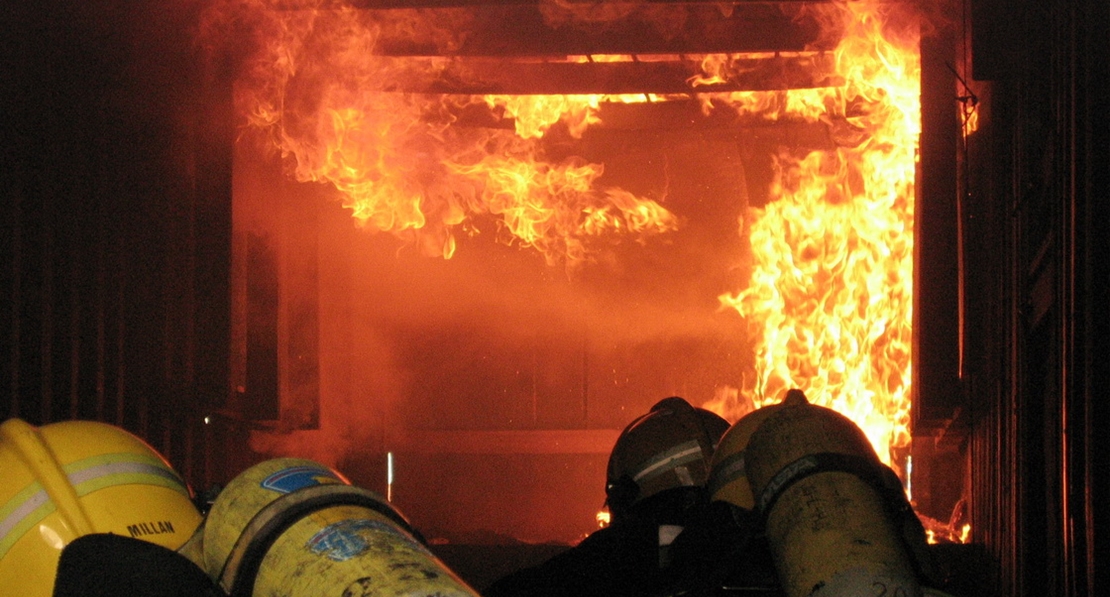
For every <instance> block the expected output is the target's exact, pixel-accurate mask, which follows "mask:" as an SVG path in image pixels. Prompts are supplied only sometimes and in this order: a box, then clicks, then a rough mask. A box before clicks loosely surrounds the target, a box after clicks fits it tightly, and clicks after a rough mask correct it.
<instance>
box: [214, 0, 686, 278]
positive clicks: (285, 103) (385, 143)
mask: <svg viewBox="0 0 1110 597" xmlns="http://www.w3.org/2000/svg"><path fill="white" fill-rule="evenodd" d="M230 4H231V5H232V6H234V9H235V11H237V12H236V15H237V16H236V19H238V20H239V21H242V22H246V23H247V24H248V26H249V27H250V28H251V30H252V31H253V32H254V33H255V34H256V36H255V37H256V38H257V39H256V40H254V43H255V44H256V45H255V46H254V47H253V48H251V49H250V50H249V51H248V52H247V54H248V56H247V58H246V60H245V63H246V68H245V74H244V75H242V76H240V77H239V79H238V81H237V88H236V104H237V109H238V111H239V113H240V114H243V115H244V116H245V120H246V123H247V125H248V128H249V129H250V130H253V131H256V132H258V133H261V134H262V135H263V136H264V137H265V139H266V140H267V142H268V143H269V144H270V146H271V147H272V148H273V149H275V150H277V151H278V152H279V153H280V154H281V156H282V158H283V162H284V164H285V165H286V168H287V169H288V171H289V174H290V176H291V177H292V178H293V179H295V180H297V181H299V182H318V183H324V184H328V185H331V186H333V187H334V188H335V189H336V190H337V191H338V195H339V197H340V198H341V201H342V205H343V206H344V207H345V208H347V209H349V210H350V212H351V215H352V216H353V218H354V219H355V220H356V221H357V222H358V224H359V225H360V226H363V227H365V228H366V229H368V230H371V231H381V232H388V233H391V234H395V235H397V236H398V237H401V238H404V239H406V240H409V241H411V242H413V243H414V244H416V245H418V246H420V247H421V248H422V249H423V250H424V252H426V253H428V254H431V255H441V256H443V257H444V258H449V257H451V256H452V255H453V254H454V252H455V250H456V248H457V246H458V243H457V236H458V235H459V234H460V233H462V234H464V235H473V234H478V233H480V232H481V231H482V229H483V228H484V229H485V230H491V228H492V233H493V234H495V235H496V238H497V239H498V240H499V241H502V242H505V243H508V244H513V243H516V244H519V245H520V246H524V247H531V248H534V249H537V250H539V251H540V252H541V253H542V254H543V255H544V257H545V258H546V260H547V262H548V263H549V264H555V263H559V262H563V263H566V264H567V266H568V268H569V267H575V266H576V265H577V264H579V263H581V262H582V261H584V260H586V259H588V256H589V245H590V242H591V239H593V238H596V237H599V236H606V235H611V234H620V235H627V236H631V237H633V238H636V239H637V240H643V239H644V238H645V237H647V236H651V235H654V234H661V233H665V232H668V231H671V230H674V229H675V228H676V226H677V222H676V218H675V217H674V215H673V214H671V213H670V212H669V211H668V210H667V209H666V208H664V207H663V206H662V205H661V204H660V203H659V201H656V200H654V199H651V198H647V197H639V196H636V195H633V194H631V193H628V192H625V191H623V190H621V189H616V188H609V187H606V186H604V185H602V184H601V183H600V182H599V181H598V178H599V177H600V176H601V175H602V174H603V172H604V167H603V165H602V164H592V163H586V162H585V161H584V160H581V159H576V158H567V159H562V158H560V159H552V158H550V157H548V156H546V155H545V152H544V148H543V146H542V145H541V144H540V143H539V141H540V140H541V139H542V138H543V137H544V136H545V135H548V134H550V132H551V130H552V129H553V127H556V125H559V124H562V125H563V128H562V129H560V130H565V131H566V134H568V135H570V136H571V137H579V136H581V134H582V132H583V131H584V130H585V128H586V127H588V126H590V125H592V124H595V123H597V122H598V121H599V120H598V117H597V110H598V105H599V102H600V101H601V100H602V97H603V96H600V95H596V96H588V95H581V96H542V95H537V96H506V95H489V96H472V95H442V94H432V93H426V94H425V93H413V92H402V91H397V89H399V88H400V89H405V88H410V87H419V86H420V85H427V84H429V82H431V81H434V80H435V79H436V78H437V77H438V76H439V75H440V73H442V72H443V70H444V69H445V68H447V65H448V61H447V60H446V59H442V58H420V57H405V58H397V57H391V56H385V55H382V53H380V52H378V51H377V49H378V45H377V43H378V40H379V38H380V36H381V35H382V32H383V31H384V29H385V28H387V27H393V28H398V29H401V30H404V31H405V32H406V33H411V34H412V35H413V36H420V37H421V38H428V39H435V40H436V41H437V43H442V44H446V45H450V44H451V43H452V42H451V39H452V37H453V36H455V35H457V34H458V33H457V31H455V30H454V29H455V25H457V23H455V22H454V21H451V22H447V23H438V22H436V21H435V20H434V19H428V20H426V21H425V20H422V19H423V17H425V16H426V15H425V14H424V13H421V12H420V11H406V10H396V11H384V12H383V11H372V10H357V9H354V8H351V7H349V6H346V5H344V4H341V3H339V4H332V3H329V4H327V6H326V7H324V8H320V9H319V10H316V9H312V8H311V4H312V2H308V1H306V2H303V3H302V4H301V6H302V8H300V9H291V8H290V7H288V6H284V5H283V4H282V3H281V2H280V0H247V1H245V2H241V3H234V2H231V3H230ZM447 12H449V13H450V12H451V11H447ZM387 13H388V15H390V16H389V17H388V18H386V17H383V15H386V14H387ZM452 14H455V13H452ZM457 16H458V15H457V14H456V17H457ZM456 20H457V18H456ZM210 21H212V22H214V23H217V24H219V23H220V19H217V18H210ZM209 25H210V26H215V25H212V24H211V23H210V24H209ZM225 26H226V25H225ZM437 26H438V27H439V28H438V29H437ZM213 36H216V35H215V34H213ZM479 105H484V106H485V107H486V108H487V109H488V110H489V113H490V115H491V116H492V117H493V118H496V119H501V120H505V121H507V122H511V123H512V125H513V127H512V130H509V129H506V128H504V127H499V126H469V127H467V126H460V125H459V119H460V118H461V117H460V114H461V113H462V112H464V111H465V110H466V109H467V108H471V107H473V106H479ZM659 199H660V200H662V199H664V198H659ZM490 219H492V220H493V224H492V225H491V224H490V222H489V220H490Z"/></svg>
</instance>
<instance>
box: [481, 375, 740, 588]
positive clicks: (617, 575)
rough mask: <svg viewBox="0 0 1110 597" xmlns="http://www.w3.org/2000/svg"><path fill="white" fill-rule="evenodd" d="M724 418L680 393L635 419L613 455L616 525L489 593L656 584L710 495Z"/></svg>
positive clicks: (609, 491)
mask: <svg viewBox="0 0 1110 597" xmlns="http://www.w3.org/2000/svg"><path fill="white" fill-rule="evenodd" d="M728 427H729V424H728V421H726V420H725V419H723V418H721V417H719V416H717V415H715V414H713V413H712V412H709V411H707V410H704V409H701V408H695V407H694V406H692V405H690V403H688V402H686V400H684V399H682V398H679V397H670V398H665V399H663V400H660V401H659V402H658V403H656V404H655V405H654V406H653V407H652V408H651V410H649V411H648V412H647V413H645V414H644V415H642V416H640V417H638V418H636V419H635V420H634V421H632V422H631V423H630V424H629V425H628V426H627V427H625V429H624V431H623V432H622V433H621V434H620V436H619V437H618V438H617V441H616V444H615V445H614V446H613V451H612V453H611V454H610V456H609V466H608V471H607V475H606V476H607V478H606V483H605V494H606V505H607V506H608V508H609V512H610V515H611V523H610V525H609V526H607V527H605V528H603V529H600V530H598V531H596V532H594V533H593V534H591V535H590V536H589V537H587V538H585V539H584V540H583V541H582V542H581V543H579V544H578V545H576V546H575V547H573V548H571V549H569V550H567V551H565V552H563V553H561V554H559V555H557V556H555V557H553V558H551V559H550V560H548V561H547V562H544V563H543V564H540V565H538V566H535V567H532V568H526V569H524V570H520V571H518V572H515V573H513V574H510V575H509V576H506V577H504V578H502V579H500V580H498V581H496V582H494V583H493V584H492V585H491V586H489V587H488V588H487V589H486V590H485V591H483V595H484V596H485V597H515V596H521V597H525V596H527V597H554V596H564V595H565V596H573V597H590V596H593V595H597V596H605V597H620V596H622V595H628V596H637V597H639V596H642V595H649V594H652V593H654V592H656V591H657V590H658V588H659V586H660V583H661V582H662V580H663V579H664V578H665V574H666V570H667V567H668V565H669V554H668V549H669V546H670V544H671V543H672V541H673V540H674V538H675V537H676V536H677V535H678V534H679V533H680V532H681V531H682V528H683V526H684V524H685V522H686V518H687V516H689V514H690V513H691V512H693V511H695V510H697V509H698V508H700V507H702V506H703V505H704V504H705V503H706V502H707V494H706V492H705V489H704V485H705V481H706V477H707V476H708V473H709V461H710V458H711V456H712V454H713V449H714V447H715V446H716V444H717V441H718V440H719V439H720V437H721V435H723V434H724V432H725V431H726V430H727V429H728Z"/></svg>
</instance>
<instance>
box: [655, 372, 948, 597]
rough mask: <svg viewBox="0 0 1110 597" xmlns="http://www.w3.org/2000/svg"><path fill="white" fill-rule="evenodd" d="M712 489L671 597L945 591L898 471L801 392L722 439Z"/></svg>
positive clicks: (679, 551) (686, 540)
mask: <svg viewBox="0 0 1110 597" xmlns="http://www.w3.org/2000/svg"><path fill="white" fill-rule="evenodd" d="M707 487H708V490H709V492H710V497H711V500H712V502H711V504H710V506H709V507H708V508H706V509H705V510H703V515H702V516H701V517H699V518H698V519H696V520H694V521H692V522H691V524H690V525H689V527H688V529H687V531H686V532H684V533H683V534H682V535H681V536H680V537H679V540H678V541H676V542H675V545H674V546H673V550H674V560H675V565H674V567H673V569H674V570H675V571H676V573H677V574H676V576H675V578H674V579H673V580H672V584H671V585H670V587H669V591H668V592H667V593H666V594H668V595H679V594H682V595H687V596H690V597H696V596H707V595H719V594H730V593H734V592H737V591H741V592H742V591H744V590H756V591H759V592H760V594H766V595H786V596H788V597H803V596H804V597H818V596H820V597H825V596H828V597H849V596H854V595H862V594H880V593H881V594H887V595H905V596H907V597H911V596H913V597H919V596H921V595H930V596H939V595H943V593H941V592H940V591H938V590H936V589H934V588H932V587H933V586H936V583H935V581H934V578H933V575H932V565H931V562H930V558H929V554H928V553H927V552H926V543H925V535H924V530H923V528H922V526H921V523H920V521H919V520H918V519H917V517H916V515H915V514H914V513H913V510H912V508H911V506H910V504H909V502H908V501H907V499H906V496H905V492H904V490H903V489H902V485H901V482H900V481H899V480H898V478H897V476H896V475H895V474H894V472H893V471H892V470H891V469H890V468H889V467H887V466H886V465H883V464H882V463H881V462H880V461H879V459H878V456H877V455H876V453H875V451H874V449H873V448H872V447H871V444H870V442H869V441H868V439H867V437H866V436H865V435H864V433H863V432H862V430H860V429H859V427H857V426H856V425H855V424H854V423H852V422H851V421H850V420H849V419H847V418H846V417H844V416H843V415H841V414H839V413H837V412H835V411H833V410H831V409H828V408H823V407H820V406H817V405H813V404H810V403H809V402H808V400H807V399H806V397H805V395H804V394H803V393H802V392H801V391H800V390H796V389H795V390H790V391H789V392H787V394H786V396H785V398H784V399H783V401H782V402H781V403H779V404H775V405H771V406H766V407H763V408H761V409H758V410H756V411H754V412H752V413H750V414H748V415H746V416H745V417H743V418H741V419H740V420H739V421H737V422H736V424H734V425H733V426H732V427H731V428H730V429H729V430H728V431H727V432H726V433H725V435H724V436H723V437H722V438H721V441H720V442H719V445H718V447H717V450H716V451H715V453H714V455H713V459H712V466H711V469H710V475H709V481H708V483H707Z"/></svg>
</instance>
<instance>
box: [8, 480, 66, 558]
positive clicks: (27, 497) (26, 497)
mask: <svg viewBox="0 0 1110 597" xmlns="http://www.w3.org/2000/svg"><path fill="white" fill-rule="evenodd" d="M54 509H55V508H54V502H51V501H50V496H48V495H46V491H45V490H44V489H43V488H42V485H39V484H38V483H35V484H33V485H28V486H27V488H26V489H24V490H23V491H21V492H19V493H17V494H15V496H13V497H12V499H10V500H8V503H6V504H4V507H3V508H0V558H3V557H4V555H5V554H7V553H8V550H9V549H11V548H12V545H15V542H16V541H18V540H19V538H20V537H22V536H23V533H26V532H27V530H28V529H30V528H31V527H32V526H34V525H36V524H38V522H39V521H41V520H42V519H44V518H46V517H47V516H50V514H51V513H52V512H54Z"/></svg>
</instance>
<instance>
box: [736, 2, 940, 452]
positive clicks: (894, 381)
mask: <svg viewBox="0 0 1110 597" xmlns="http://www.w3.org/2000/svg"><path fill="white" fill-rule="evenodd" d="M880 9H881V5H871V4H870V3H863V2H853V3H847V4H845V5H837V10H841V11H843V16H844V17H845V19H846V21H847V22H846V27H845V36H844V38H843V41H842V42H841V43H840V45H839V47H838V48H837V50H836V58H837V65H838V74H839V75H841V76H842V77H843V78H844V81H845V83H844V85H843V86H841V87H837V88H833V89H824V90H802V91H788V92H783V94H780V95H779V97H778V98H776V99H777V101H776V102H775V103H774V105H776V106H777V107H779V108H781V109H780V110H779V111H778V112H776V114H775V115H776V116H777V115H782V116H794V117H803V118H806V119H808V120H811V121H816V120H821V121H823V122H825V123H826V124H827V125H828V128H829V132H830V136H831V139H832V140H833V142H834V143H836V145H837V146H838V147H837V148H836V149H835V150H831V151H816V152H813V153H810V154H809V155H806V156H804V157H801V158H796V157H793V156H790V155H787V154H786V153H783V154H782V155H780V156H779V158H778V160H777V165H778V169H779V172H780V176H779V179H778V181H777V184H776V186H775V188H774V189H772V193H771V194H772V197H771V201H770V202H769V203H768V204H767V205H766V206H765V207H764V208H762V209H753V210H751V213H749V214H747V216H746V218H745V220H744V222H743V225H742V227H743V228H745V230H743V231H742V234H745V235H747V236H748V238H750V241H751V247H752V254H753V260H754V265H753V271H752V277H751V282H750V284H749V286H748V287H747V288H746V289H744V290H741V291H738V292H735V293H730V294H726V295H723V296H721V302H722V304H723V305H725V306H727V307H730V308H735V309H736V310H737V311H738V312H739V313H740V314H741V315H742V316H743V317H744V318H745V319H746V320H747V321H748V322H749V324H750V326H751V328H752V332H753V337H754V338H756V357H757V359H756V360H757V362H756V378H755V379H754V380H752V381H751V383H748V384H747V385H746V386H745V387H743V388H742V390H741V391H742V392H744V394H745V395H747V396H749V397H750V398H751V399H752V400H753V402H754V403H755V405H756V406H762V405H764V404H767V403H769V402H776V401H778V400H779V399H780V398H781V397H782V394H783V393H784V391H785V390H786V389H789V388H792V387H797V388H801V389H803V390H804V391H805V392H806V395H807V396H808V397H809V399H810V400H811V401H812V402H815V403H818V404H822V405H824V406H828V407H831V408H834V409H836V410H837V411H840V412H842V413H844V414H845V415H847V416H849V417H851V418H852V419H853V420H854V421H855V422H856V423H857V424H858V425H860V427H862V428H863V429H864V431H865V432H866V433H867V434H868V437H869V438H870V439H871V441H872V443H873V444H874V445H875V446H876V448H877V451H878V452H879V454H880V455H881V456H882V457H883V458H884V460H886V461H888V462H889V455H890V450H889V449H888V448H893V447H901V446H905V445H907V444H908V441H909V436H908V432H907V429H908V423H909V400H910V394H909V390H910V372H911V361H910V346H911V320H912V296H913V289H912V282H913V213H914V212H913V207H914V186H913V185H914V175H915V161H916V151H917V142H918V136H919V132H920V131H919V127H920V91H919V85H920V84H919V81H920V57H919V50H918V37H917V31H916V29H910V30H909V33H908V34H905V31H901V32H900V33H903V35H900V36H895V35H892V33H893V32H894V30H892V29H890V28H889V25H888V24H887V23H884V20H883V18H882V17H883V15H882V14H881V13H880V12H879V11H880ZM731 100H732V101H733V102H734V105H735V107H736V108H737V109H739V110H742V111H748V110H749V109H750V105H751V104H752V103H753V102H755V101H759V102H762V103H763V104H764V105H766V104H768V98H767V97H765V96H763V97H756V96H754V95H752V94H748V95H743V96H740V95H738V96H734V97H732V98H731Z"/></svg>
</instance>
